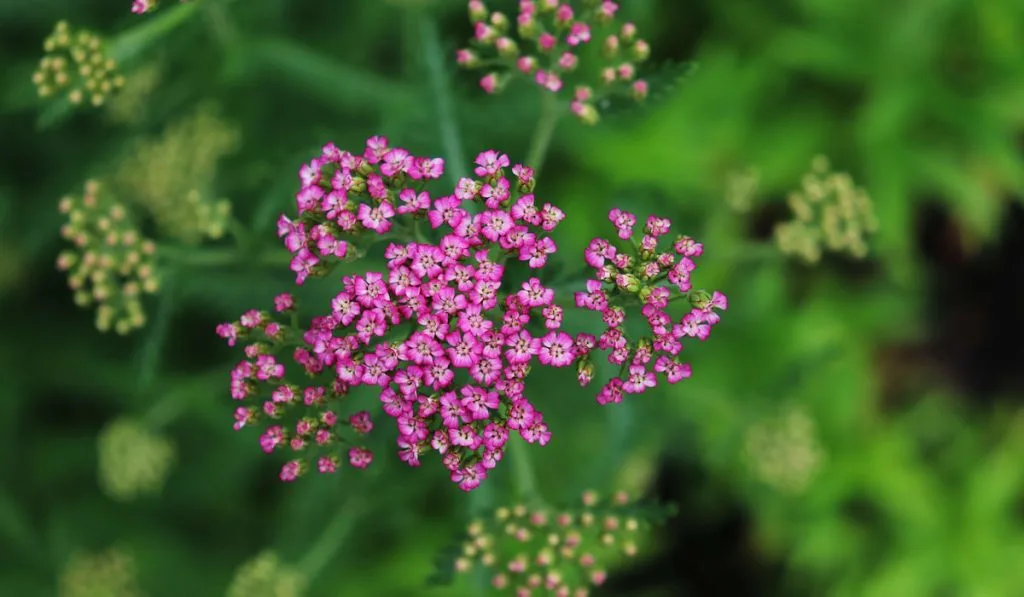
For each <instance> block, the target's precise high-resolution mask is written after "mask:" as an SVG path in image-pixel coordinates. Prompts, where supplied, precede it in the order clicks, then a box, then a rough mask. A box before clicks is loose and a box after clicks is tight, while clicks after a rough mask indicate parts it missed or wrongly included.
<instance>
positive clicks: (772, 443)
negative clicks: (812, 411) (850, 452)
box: [745, 407, 825, 494]
mask: <svg viewBox="0 0 1024 597" xmlns="http://www.w3.org/2000/svg"><path fill="white" fill-rule="evenodd" d="M745 456H746V461H747V465H748V467H749V468H750V471H751V473H752V474H753V476H754V477H755V478H756V479H757V480H759V481H761V482H762V483H764V484H765V485H769V486H771V487H773V488H775V489H776V490H777V491H781V492H784V493H792V494H795V493H800V492H802V491H803V490H804V489H805V488H806V487H807V485H808V484H809V483H810V482H811V480H812V479H813V478H814V476H815V474H817V472H818V470H819V469H820V468H821V465H822V461H823V460H824V457H825V455H824V452H823V450H822V448H821V446H820V444H819V443H818V438H817V433H816V429H815V423H814V420H813V419H812V418H810V417H809V416H808V415H807V413H806V412H804V411H803V410H802V409H799V408H796V407H791V408H788V409H787V410H786V411H785V412H783V413H782V414H781V415H779V416H776V417H771V418H766V419H764V420H761V421H759V422H757V423H755V424H753V425H751V426H750V428H749V429H748V430H747V433H746V452H745Z"/></svg>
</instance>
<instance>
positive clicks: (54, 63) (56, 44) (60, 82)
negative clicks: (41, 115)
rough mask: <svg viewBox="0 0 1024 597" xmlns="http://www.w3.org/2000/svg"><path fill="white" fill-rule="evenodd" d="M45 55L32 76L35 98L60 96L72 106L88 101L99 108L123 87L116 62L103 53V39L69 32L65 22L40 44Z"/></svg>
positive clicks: (104, 50)
mask: <svg viewBox="0 0 1024 597" xmlns="http://www.w3.org/2000/svg"><path fill="white" fill-rule="evenodd" d="M43 50H45V52H46V55H45V56H43V58H42V60H40V61H39V68H38V69H37V70H36V71H35V72H34V73H33V74H32V82H33V83H34V84H35V86H36V90H37V91H38V93H39V97H42V98H48V97H53V96H55V95H57V94H64V95H65V96H66V97H67V99H68V101H69V102H71V104H73V105H79V104H81V103H82V102H85V101H88V102H89V103H90V104H92V105H93V106H101V105H103V102H104V101H106V99H107V98H108V97H110V95H111V94H113V93H114V92H115V91H117V90H119V89H121V88H122V87H124V77H123V76H122V75H121V74H120V73H119V72H118V70H117V63H116V62H115V61H114V59H113V58H110V57H109V56H108V55H107V53H106V48H105V46H104V43H103V40H102V39H101V38H100V37H99V36H98V35H96V34H94V33H91V32H89V31H84V30H80V31H77V32H75V31H72V30H71V28H70V27H69V26H68V23H67V21H60V22H58V23H57V26H56V28H55V29H54V30H53V33H52V34H50V36H49V37H47V38H46V40H45V41H44V42H43Z"/></svg>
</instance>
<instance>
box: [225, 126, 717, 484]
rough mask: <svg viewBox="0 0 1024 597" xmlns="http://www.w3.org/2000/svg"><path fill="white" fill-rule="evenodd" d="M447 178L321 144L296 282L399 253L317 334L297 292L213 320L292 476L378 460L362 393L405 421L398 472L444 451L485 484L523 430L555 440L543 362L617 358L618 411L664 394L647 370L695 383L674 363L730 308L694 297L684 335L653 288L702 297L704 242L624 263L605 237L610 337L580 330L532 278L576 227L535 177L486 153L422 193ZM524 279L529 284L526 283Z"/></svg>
mask: <svg viewBox="0 0 1024 597" xmlns="http://www.w3.org/2000/svg"><path fill="white" fill-rule="evenodd" d="M510 166H511V168H510V174H511V175H510V176H507V175H508V174H509V167H510ZM443 171H444V163H443V161H442V160H440V159H438V158H428V157H418V156H414V155H412V154H410V153H409V152H408V151H407V150H405V149H402V148H398V147H391V146H390V145H389V144H388V141H387V139H385V138H383V137H372V138H370V139H369V140H368V141H367V144H366V148H365V150H364V151H363V152H361V153H358V154H354V153H351V152H348V151H343V150H341V149H339V148H338V147H336V146H335V145H334V144H328V145H326V146H324V147H323V150H322V152H321V155H320V156H318V157H317V158H316V159H314V160H313V161H311V162H310V163H308V164H305V165H304V166H302V168H301V169H300V172H299V178H300V181H301V188H300V189H299V191H298V193H297V195H296V205H297V212H298V213H297V214H296V215H294V216H288V215H282V216H281V217H280V219H279V221H278V235H279V237H280V238H281V239H282V241H283V243H284V245H285V246H286V248H287V249H288V250H289V251H290V252H291V253H292V255H293V257H292V261H291V269H292V271H293V272H294V273H295V276H296V283H297V284H304V283H305V282H307V281H308V280H309V279H311V278H318V277H325V276H328V275H329V273H330V272H331V271H332V270H333V268H334V267H335V266H336V265H337V264H338V263H339V262H341V261H343V260H353V259H356V258H358V257H360V256H363V255H365V254H366V252H367V251H368V250H369V249H370V247H371V246H372V245H374V244H375V243H380V242H384V243H387V246H386V248H385V249H384V258H385V259H386V262H387V269H386V270H384V271H370V272H367V273H364V274H357V275H346V276H343V277H342V278H341V284H340V288H339V290H340V291H339V292H338V293H337V294H336V295H335V297H334V298H333V299H332V300H331V303H330V311H329V312H327V313H321V314H319V315H317V316H315V317H313V318H312V319H311V321H310V323H309V325H308V326H299V324H298V317H297V312H296V311H295V309H296V304H295V300H294V299H293V298H292V296H291V295H290V294H287V293H286V294H281V295H279V296H278V297H276V298H275V300H274V309H273V311H259V310H252V311H249V312H247V313H245V314H243V315H242V317H241V318H240V319H239V320H238V321H236V322H232V323H225V324H222V325H220V326H218V328H217V333H218V334H219V335H220V336H221V337H223V338H224V339H226V340H227V342H228V344H229V345H232V346H233V345H236V344H237V343H242V345H243V346H242V347H243V349H244V352H245V356H246V358H245V360H243V361H241V362H240V363H239V364H238V365H237V366H236V367H235V368H234V370H233V372H232V375H231V395H232V397H233V398H235V399H236V400H239V401H243V404H242V405H240V406H238V407H237V408H236V411H235V420H236V422H235V428H236V429H241V428H243V427H247V426H253V425H255V424H257V423H258V422H264V421H265V422H266V426H265V428H264V431H263V434H262V435H261V437H260V445H261V446H262V448H263V450H264V451H266V452H268V453H269V452H274V451H278V450H283V451H287V452H291V453H292V454H294V456H293V457H292V458H291V459H290V460H288V461H287V462H286V463H285V465H284V467H283V468H282V470H281V473H280V477H281V479H282V480H285V481H291V480H294V479H295V478H297V477H299V476H300V475H302V474H304V473H306V472H307V471H308V470H310V469H315V470H317V471H319V472H321V473H330V472H334V471H335V470H336V469H337V467H338V466H339V464H340V463H341V461H342V460H343V459H347V460H348V462H349V464H350V465H352V466H355V467H359V468H362V467H366V466H367V465H369V464H370V462H371V461H372V459H373V454H372V453H371V452H370V450H368V449H367V448H366V447H365V446H364V445H362V444H361V442H360V439H359V438H360V436H362V435H364V434H366V433H369V432H370V431H371V430H372V429H373V427H374V423H373V421H372V417H371V414H370V412H369V410H370V409H366V410H359V411H357V412H351V411H352V410H354V409H350V408H348V407H347V405H346V404H345V403H346V402H348V401H349V395H350V394H351V393H352V392H353V391H355V390H356V389H358V388H359V387H360V386H362V387H367V388H368V389H370V390H371V391H372V392H373V393H374V394H376V395H377V396H378V397H379V405H380V408H381V409H382V410H383V412H384V413H385V414H386V415H387V416H389V417H391V418H392V419H394V421H395V424H396V426H397V429H398V440H397V441H398V450H399V457H400V458H401V459H402V460H403V461H405V462H406V463H407V464H409V465H410V466H419V465H420V461H421V456H422V455H423V454H424V453H425V452H427V451H434V452H437V453H438V454H439V456H440V458H441V461H442V463H443V465H444V466H445V468H446V469H447V470H448V471H449V475H450V477H451V480H452V481H453V482H455V483H457V484H458V485H459V487H461V488H462V489H463V490H466V491H469V490H472V489H474V488H475V487H477V486H478V485H479V484H480V483H481V481H483V480H484V479H485V478H486V477H487V475H488V471H490V470H491V469H493V468H494V467H495V466H496V465H497V463H498V462H499V461H500V460H501V459H502V457H503V455H504V451H505V446H506V443H507V442H508V441H516V440H513V439H512V436H513V435H514V434H518V435H519V436H520V438H522V439H523V440H525V441H527V442H529V443H539V444H541V445H544V444H546V443H547V442H548V440H549V439H550V437H551V433H550V430H549V429H548V426H547V423H546V422H545V421H544V417H543V414H542V413H541V411H540V410H539V409H538V408H537V407H536V405H535V404H534V403H533V402H532V401H531V400H530V398H529V397H528V396H527V395H526V386H525V380H526V377H527V374H528V373H529V372H530V370H531V367H533V366H549V367H556V368H561V367H570V366H576V367H577V371H591V366H590V365H589V362H590V353H591V351H593V350H594V349H595V348H610V349H611V351H612V353H613V354H612V356H611V357H610V358H611V359H613V362H621V363H624V364H625V365H624V367H625V370H626V371H627V374H628V375H627V377H626V378H625V379H620V380H619V382H618V383H617V384H616V383H615V380H613V381H612V382H611V384H610V387H609V388H607V389H606V390H604V391H603V392H605V394H608V396H607V398H599V400H600V401H602V402H613V401H617V400H619V399H620V396H619V395H616V394H615V392H620V393H621V392H622V391H625V392H639V391H642V390H643V389H646V388H647V387H650V386H653V385H654V383H655V381H654V373H651V372H650V371H648V368H647V366H648V363H650V362H651V360H652V358H654V361H653V368H654V370H656V371H659V372H662V373H663V374H664V375H665V377H667V378H668V380H669V381H670V382H673V381H678V380H679V379H682V378H683V377H685V376H686V375H687V374H688V369H686V368H685V367H684V366H683V365H680V364H679V363H677V362H676V361H675V360H674V356H675V354H677V353H678V347H679V342H678V338H679V337H681V336H683V335H686V334H691V335H694V336H698V337H706V335H707V331H708V329H709V327H710V325H712V324H713V323H714V322H715V321H717V315H716V314H714V312H713V310H712V309H713V308H714V307H718V308H722V307H724V300H725V299H724V297H722V296H720V295H715V297H713V298H712V297H710V296H706V293H705V295H702V297H701V298H700V300H697V299H695V298H694V297H695V296H696V295H695V294H693V293H691V295H690V298H691V302H693V301H695V300H696V301H697V306H696V307H694V311H692V312H691V313H690V314H689V315H688V316H687V317H688V319H687V318H686V317H684V319H683V320H681V321H680V323H679V324H678V325H675V324H674V323H673V322H672V321H671V319H670V318H669V316H668V315H667V313H666V312H665V310H664V309H665V307H666V305H667V302H668V300H669V291H668V290H667V289H657V288H655V287H654V285H655V284H656V282H657V281H659V280H660V279H661V278H664V277H668V279H669V280H670V281H671V282H672V283H673V284H675V285H676V286H677V287H679V288H686V290H689V282H688V274H689V271H690V270H692V261H690V259H689V258H690V257H693V256H696V254H699V250H700V246H699V245H697V244H696V243H693V242H692V241H690V240H688V239H681V240H680V241H678V242H677V243H676V245H677V248H676V251H677V253H678V254H679V255H680V256H681V257H680V258H679V259H677V258H676V257H674V256H671V255H670V256H668V257H660V256H659V257H655V259H656V260H658V259H660V261H659V262H660V264H661V265H660V266H658V265H657V264H655V266H652V265H651V263H650V260H651V259H652V256H655V255H657V254H656V253H652V252H651V251H653V250H654V249H653V247H651V248H648V246H647V245H648V241H647V240H642V241H641V243H642V246H641V248H640V249H639V250H640V252H639V254H638V256H637V257H635V258H627V257H626V255H625V253H622V254H621V256H619V255H620V254H619V253H615V252H613V251H612V249H610V247H611V245H610V244H608V243H607V242H605V243H604V244H603V245H602V244H600V243H598V245H599V246H600V247H602V248H596V247H598V245H595V248H593V250H592V251H591V252H593V251H599V252H601V254H602V255H604V257H602V258H603V259H607V260H610V263H609V264H608V265H607V266H605V265H604V264H603V263H602V264H600V265H601V267H600V268H599V269H600V273H599V275H598V278H599V279H598V280H595V281H593V283H592V285H590V286H588V289H589V292H588V293H586V294H585V296H584V297H577V302H578V303H580V304H583V305H586V306H587V308H591V309H594V310H597V311H600V312H601V313H602V316H604V318H605V320H606V323H608V325H609V331H607V332H605V333H604V334H602V336H601V338H595V337H594V336H592V335H589V334H584V333H581V334H576V335H575V336H573V335H571V334H569V333H567V332H566V331H564V330H563V328H562V319H563V313H564V308H565V307H564V305H562V304H559V303H558V302H556V300H555V289H554V288H552V287H548V286H545V285H544V284H542V283H541V282H540V278H539V274H538V275H534V274H532V273H530V272H531V271H532V272H535V271H536V270H539V269H541V268H543V267H544V266H545V264H547V262H548V260H549V258H550V256H551V255H552V254H553V253H555V251H556V249H557V247H556V245H555V242H554V241H553V240H552V239H551V237H550V236H549V233H550V232H551V231H552V230H554V229H555V228H556V227H557V225H558V224H559V222H561V221H562V220H563V219H564V217H565V214H564V213H563V212H562V211H561V210H560V209H558V208H557V207H555V206H554V205H552V204H550V203H547V202H543V201H541V200H540V199H539V198H538V197H537V196H536V195H535V194H534V187H535V184H536V181H535V180H534V176H533V171H532V170H531V169H530V168H529V167H527V166H524V165H521V164H515V165H513V164H512V163H511V161H510V160H509V158H508V156H507V155H505V154H502V153H499V152H497V151H485V152H482V153H481V154H479V155H478V156H477V158H476V162H475V169H474V172H473V173H474V175H475V176H473V177H466V178H462V179H460V180H459V181H458V182H457V184H456V185H455V188H454V189H453V190H452V191H451V194H447V195H442V196H432V195H431V194H430V193H429V192H428V191H427V190H425V186H426V184H427V183H428V182H430V181H433V180H436V179H438V178H440V177H441V175H442V173H443ZM619 215H620V213H619V212H614V213H613V218H614V221H615V222H616V223H617V225H619V227H620V236H621V235H622V234H624V233H625V231H626V227H625V224H623V223H622V221H620V219H619V218H618V216H619ZM650 226H653V232H650V233H649V234H647V235H645V237H644V238H645V239H646V238H647V237H650V238H651V239H655V240H656V238H657V237H658V236H660V235H663V234H665V233H667V231H668V221H667V220H661V219H656V220H653V221H652V223H651V224H650ZM629 229H630V230H631V225H630V227H629ZM630 234H631V233H630ZM630 234H626V235H625V236H623V238H629V237H630ZM596 242H597V241H595V243H596ZM604 247H609V248H604ZM588 254H589V253H588ZM595 255H596V254H595ZM595 258H596V257H588V260H593V259H595ZM656 267H661V268H663V270H664V271H661V270H658V271H655V268H656ZM517 268H518V269H520V270H522V271H523V272H526V273H525V275H522V276H521V277H520V278H519V279H518V280H516V279H514V272H515V270H516V269H517ZM603 281H607V282H608V286H607V288H605V287H604V282H603ZM602 297H603V298H602ZM625 299H629V300H633V301H634V302H636V303H637V304H639V303H638V302H637V301H641V302H645V307H644V312H645V316H646V317H647V319H648V321H649V322H652V321H653V322H654V323H652V324H651V325H652V326H653V327H654V328H655V329H654V336H653V342H651V343H648V344H645V340H644V339H638V340H636V341H635V342H632V343H631V342H630V341H629V340H628V339H627V338H626V337H625V335H624V333H622V331H621V329H620V326H621V325H622V324H623V317H624V313H625V311H624V310H623V308H622V307H620V306H619V303H623V304H625ZM602 301H603V302H602ZM666 318H668V319H666ZM288 361H290V362H288ZM582 375H583V374H582V373H581V376H582ZM589 375H590V373H588V374H587V377H588V379H589Z"/></svg>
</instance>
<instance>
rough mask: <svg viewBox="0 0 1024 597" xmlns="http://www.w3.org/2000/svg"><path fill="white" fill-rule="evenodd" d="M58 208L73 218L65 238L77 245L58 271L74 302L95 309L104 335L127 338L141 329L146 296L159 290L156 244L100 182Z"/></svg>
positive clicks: (63, 254) (88, 185) (62, 259)
mask: <svg viewBox="0 0 1024 597" xmlns="http://www.w3.org/2000/svg"><path fill="white" fill-rule="evenodd" d="M59 209H60V211H61V212H62V213H64V214H65V215H66V216H67V218H68V221H67V223H66V224H65V225H64V226H63V227H61V236H63V237H64V239H65V240H67V241H69V242H71V244H72V245H73V246H72V248H70V249H67V250H65V251H63V252H61V254H60V255H59V256H58V257H57V268H58V269H60V270H61V271H66V272H68V285H69V286H70V287H71V289H72V291H74V299H75V303H76V304H78V305H79V306H81V307H88V306H93V305H95V306H96V327H97V328H98V329H99V330H100V331H107V330H110V329H113V330H115V331H116V332H117V333H119V334H127V333H129V332H131V331H132V330H135V329H138V328H140V327H142V326H143V325H144V324H145V323H146V317H145V314H144V313H143V310H142V301H141V299H142V295H144V294H153V293H155V292H156V291H157V290H158V289H159V279H158V277H157V273H156V263H155V253H156V245H155V244H154V243H153V241H151V240H148V239H145V238H143V237H142V235H141V234H140V233H139V231H138V228H137V227H136V225H135V223H134V222H133V221H132V219H131V212H130V211H129V210H128V209H127V207H126V206H125V205H124V204H122V203H119V202H117V201H115V200H114V199H113V198H111V197H110V196H109V195H108V194H107V193H106V192H105V191H104V189H103V188H102V187H101V185H100V184H99V183H98V182H96V181H88V182H86V184H85V190H84V193H83V194H82V196H81V197H71V196H68V197H64V198H63V199H61V200H60V203H59Z"/></svg>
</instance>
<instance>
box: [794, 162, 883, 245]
mask: <svg viewBox="0 0 1024 597" xmlns="http://www.w3.org/2000/svg"><path fill="white" fill-rule="evenodd" d="M788 202H789V207H790V209H791V210H792V211H793V219H792V220H790V221H788V222H785V223H782V224H779V225H778V226H777V227H776V228H775V239H776V241H777V243H778V246H779V249H780V250H781V251H782V252H783V253H785V254H787V255H795V256H796V257H797V258H799V259H801V260H802V261H804V262H806V263H816V262H818V261H819V260H820V259H821V256H822V252H823V251H830V252H833V253H843V254H846V255H849V256H851V257H853V258H855V259H863V258H864V257H865V256H867V253H868V245H867V240H866V237H867V236H868V235H869V234H871V233H873V232H875V231H876V230H877V229H878V220H877V218H876V217H875V211H874V204H873V203H872V201H871V198H870V197H869V196H868V194H867V192H865V191H864V189H861V188H860V187H857V186H855V185H854V183H853V179H852V178H851V177H850V175H849V174H847V173H845V172H832V171H831V168H830V165H829V161H828V158H826V157H825V156H820V155H819V156H817V157H815V158H814V160H813V161H812V162H811V170H810V172H808V173H807V174H805V175H804V178H803V184H802V187H801V189H800V190H799V191H796V192H794V193H792V194H791V195H790V196H789V199H788Z"/></svg>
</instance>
